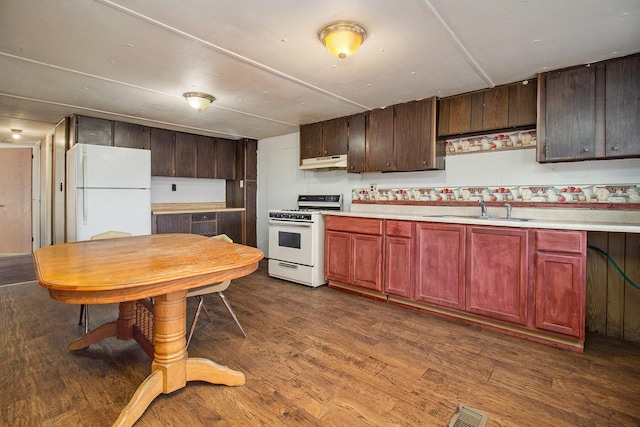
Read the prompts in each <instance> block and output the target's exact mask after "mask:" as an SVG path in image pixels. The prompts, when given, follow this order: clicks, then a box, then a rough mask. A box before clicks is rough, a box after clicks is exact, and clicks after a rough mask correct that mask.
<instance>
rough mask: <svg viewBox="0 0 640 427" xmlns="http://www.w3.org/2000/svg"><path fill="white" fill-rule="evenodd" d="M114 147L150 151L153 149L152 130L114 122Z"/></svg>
mask: <svg viewBox="0 0 640 427" xmlns="http://www.w3.org/2000/svg"><path fill="white" fill-rule="evenodd" d="M113 145H114V146H116V147H126V148H138V149H142V150H149V149H150V148H151V129H150V128H148V127H146V126H142V125H137V124H134V123H125V122H114V124H113Z"/></svg>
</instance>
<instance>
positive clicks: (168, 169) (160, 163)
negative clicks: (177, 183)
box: [151, 128, 175, 176]
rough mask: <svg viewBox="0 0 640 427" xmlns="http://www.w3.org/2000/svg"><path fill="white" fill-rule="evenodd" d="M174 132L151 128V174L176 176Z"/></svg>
mask: <svg viewBox="0 0 640 427" xmlns="http://www.w3.org/2000/svg"><path fill="white" fill-rule="evenodd" d="M174 160H175V141H174V138H173V132H172V131H170V130H166V129H158V128H151V175H152V176H175V166H174Z"/></svg>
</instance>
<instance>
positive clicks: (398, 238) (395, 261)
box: [384, 220, 413, 298]
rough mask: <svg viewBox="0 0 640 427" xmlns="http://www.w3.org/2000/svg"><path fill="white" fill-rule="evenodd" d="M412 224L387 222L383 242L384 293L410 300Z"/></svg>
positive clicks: (411, 286) (411, 287)
mask: <svg viewBox="0 0 640 427" xmlns="http://www.w3.org/2000/svg"><path fill="white" fill-rule="evenodd" d="M412 237H413V223H412V222H409V221H392V220H388V221H386V224H385V240H384V264H385V267H384V291H385V292H386V293H388V294H391V295H397V296H401V297H404V298H411V296H412V289H413V239H412Z"/></svg>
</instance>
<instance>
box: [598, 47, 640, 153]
mask: <svg viewBox="0 0 640 427" xmlns="http://www.w3.org/2000/svg"><path fill="white" fill-rule="evenodd" d="M605 94H606V98H605V99H606V106H605V111H606V124H605V129H606V134H605V135H606V136H605V141H606V147H605V155H606V157H607V158H615V157H637V156H640V55H636V56H632V57H629V58H623V59H619V60H615V61H611V62H608V63H607V64H606V87H605Z"/></svg>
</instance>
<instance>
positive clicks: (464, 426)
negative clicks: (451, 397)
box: [447, 404, 487, 427]
mask: <svg viewBox="0 0 640 427" xmlns="http://www.w3.org/2000/svg"><path fill="white" fill-rule="evenodd" d="M486 423H487V416H486V415H485V414H483V413H482V412H479V411H477V410H475V409H473V408H469V407H468V406H464V405H462V404H458V408H456V412H455V413H454V414H453V417H452V418H451V421H449V425H448V426H447V427H484V425H485V424H486Z"/></svg>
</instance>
